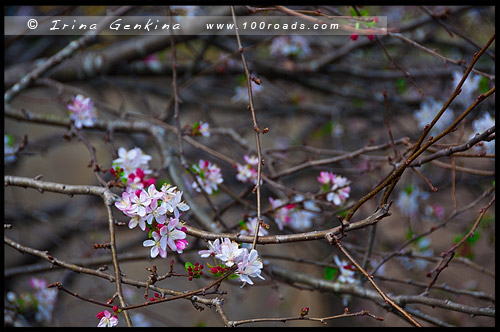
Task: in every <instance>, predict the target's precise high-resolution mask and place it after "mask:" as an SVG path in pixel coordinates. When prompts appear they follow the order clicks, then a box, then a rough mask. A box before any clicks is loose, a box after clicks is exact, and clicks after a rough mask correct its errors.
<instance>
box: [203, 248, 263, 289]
mask: <svg viewBox="0 0 500 332" xmlns="http://www.w3.org/2000/svg"><path fill="white" fill-rule="evenodd" d="M208 248H209V249H208V250H200V251H198V254H199V255H200V256H201V257H210V256H214V257H215V258H217V259H219V260H220V261H221V262H222V263H221V264H219V265H217V266H210V265H209V267H210V271H211V273H212V274H213V275H214V276H221V275H222V274H223V273H225V272H227V271H228V269H229V268H230V267H232V266H236V271H235V272H234V275H232V276H230V277H229V278H230V279H231V277H233V278H234V277H239V278H240V280H241V281H242V282H243V285H242V286H241V287H243V286H245V285H246V284H247V283H248V284H250V285H253V281H252V280H251V279H250V277H252V278H254V277H258V278H261V279H263V280H264V278H263V277H262V276H261V275H260V274H261V269H262V267H263V264H262V261H261V260H260V258H259V254H258V252H257V250H255V249H252V250H250V252H248V249H247V248H239V245H238V243H236V242H234V241H231V240H230V239H228V238H224V239H222V238H221V239H220V240H219V239H216V240H215V241H214V242H210V241H208Z"/></svg>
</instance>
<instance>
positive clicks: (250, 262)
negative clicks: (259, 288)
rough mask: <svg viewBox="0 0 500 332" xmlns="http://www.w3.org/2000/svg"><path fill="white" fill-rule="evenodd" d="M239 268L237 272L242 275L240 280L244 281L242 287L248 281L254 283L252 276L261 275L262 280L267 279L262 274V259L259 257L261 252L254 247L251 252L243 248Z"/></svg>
mask: <svg viewBox="0 0 500 332" xmlns="http://www.w3.org/2000/svg"><path fill="white" fill-rule="evenodd" d="M237 264H238V265H237V266H238V270H237V274H238V276H239V277H240V280H241V281H242V282H243V285H241V287H243V286H245V285H246V284H247V283H249V284H250V285H253V281H252V280H251V279H250V277H253V278H255V277H259V278H260V279H262V280H265V279H264V277H262V276H261V275H260V273H261V271H260V270H261V269H262V267H263V265H262V261H261V260H260V259H259V254H258V253H257V250H255V249H252V250H250V253H248V250H247V249H246V248H243V249H242V254H241V257H240V259H239V260H238V263H237Z"/></svg>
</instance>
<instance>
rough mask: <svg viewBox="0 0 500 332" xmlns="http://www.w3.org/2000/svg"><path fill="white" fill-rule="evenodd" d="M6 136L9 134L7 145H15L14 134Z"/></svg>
mask: <svg viewBox="0 0 500 332" xmlns="http://www.w3.org/2000/svg"><path fill="white" fill-rule="evenodd" d="M5 136H7V146H9V147H12V146H14V136H12V135H11V134H5Z"/></svg>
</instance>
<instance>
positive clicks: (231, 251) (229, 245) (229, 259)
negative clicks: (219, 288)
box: [215, 238, 243, 267]
mask: <svg viewBox="0 0 500 332" xmlns="http://www.w3.org/2000/svg"><path fill="white" fill-rule="evenodd" d="M242 253H243V249H241V248H238V243H236V242H234V241H231V240H229V239H228V238H225V239H224V241H223V242H222V243H221V253H220V254H217V255H216V256H215V257H217V258H218V259H220V260H221V261H223V262H224V265H226V266H227V267H231V266H233V264H234V263H235V262H236V259H237V258H238V257H239V256H240V255H241V254H242Z"/></svg>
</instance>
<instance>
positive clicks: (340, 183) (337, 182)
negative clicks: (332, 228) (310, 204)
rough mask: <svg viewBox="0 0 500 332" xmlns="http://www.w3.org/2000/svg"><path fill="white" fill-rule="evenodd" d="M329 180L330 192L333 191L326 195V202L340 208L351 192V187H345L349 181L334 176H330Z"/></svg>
mask: <svg viewBox="0 0 500 332" xmlns="http://www.w3.org/2000/svg"><path fill="white" fill-rule="evenodd" d="M331 178H332V187H331V188H330V190H333V192H330V193H328V194H327V195H326V200H327V201H329V202H333V204H335V205H336V206H341V205H343V204H344V203H345V201H346V200H347V198H348V197H349V193H350V191H351V187H349V186H347V184H348V183H349V180H348V179H347V178H345V177H342V176H340V175H334V174H332V176H331Z"/></svg>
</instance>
